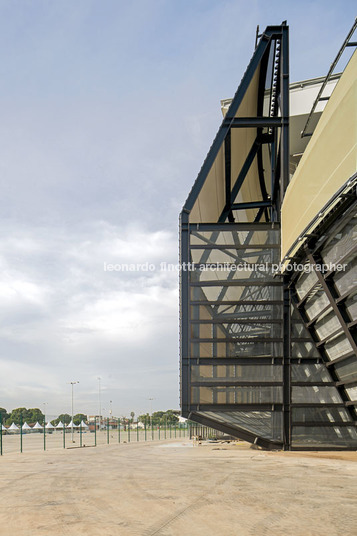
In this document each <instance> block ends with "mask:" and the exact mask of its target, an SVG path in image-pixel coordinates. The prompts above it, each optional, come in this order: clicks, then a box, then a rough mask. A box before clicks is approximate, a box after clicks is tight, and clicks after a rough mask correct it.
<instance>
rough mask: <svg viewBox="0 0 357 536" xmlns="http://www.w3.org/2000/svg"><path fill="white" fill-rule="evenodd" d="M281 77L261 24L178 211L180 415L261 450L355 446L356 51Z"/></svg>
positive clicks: (284, 42) (283, 32)
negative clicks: (300, 74) (294, 76)
mask: <svg viewBox="0 0 357 536" xmlns="http://www.w3.org/2000/svg"><path fill="white" fill-rule="evenodd" d="M355 28H356V24H354V26H353V27H352V29H351V32H350V33H349V35H348V36H347V38H346V40H345V42H344V44H343V46H342V48H341V50H340V51H339V54H338V55H337V57H336V60H335V62H333V64H332V66H331V69H330V71H329V73H328V75H327V76H326V77H325V78H319V79H313V80H307V81H304V82H300V83H295V84H291V85H290V83H289V29H288V26H287V25H286V23H283V24H282V25H280V26H268V27H267V28H266V29H265V31H264V32H263V33H262V35H261V36H258V38H257V44H256V48H255V51H254V54H253V57H252V59H251V61H250V63H249V65H248V67H247V70H246V72H245V73H244V76H243V78H242V81H241V83H240V85H239V87H238V90H237V92H236V94H235V96H234V97H233V99H231V100H225V101H222V111H223V116H224V118H223V122H222V124H221V126H220V128H219V130H218V133H217V135H216V137H215V139H214V141H213V144H212V146H211V148H210V150H209V152H208V155H207V157H206V159H205V161H204V163H203V165H202V168H201V170H200V172H199V174H198V177H197V179H196V181H195V183H194V184H193V187H192V190H191V192H190V193H189V196H188V198H187V201H186V203H185V205H184V207H183V209H182V212H181V216H180V255H181V266H182V270H181V282H180V309H181V311H180V313H181V314H180V317H181V320H180V321H181V330H180V337H181V350H180V352H181V357H180V360H181V410H182V415H183V416H184V417H186V418H189V419H191V420H192V421H195V422H197V423H201V424H204V425H207V426H209V427H212V428H215V429H217V430H220V431H223V432H226V433H228V434H231V435H233V436H235V437H237V438H241V439H243V440H246V441H249V442H251V443H254V444H257V445H259V446H261V447H263V448H266V449H276V448H281V449H285V450H294V449H295V450H302V449H314V450H317V449H319V450H323V449H353V450H356V449H357V429H356V420H357V419H356V417H357V413H356V406H357V327H356V326H357V270H356V264H357V218H356V188H357V173H356V171H357V54H356V53H354V54H353V55H352V57H351V59H350V60H349V62H348V64H347V66H346V68H345V69H344V71H343V72H342V73H340V74H333V71H334V68H335V66H336V64H337V62H338V60H339V57H340V56H341V54H342V52H343V51H344V50H345V49H346V47H351V46H355V45H356V43H354V42H353V41H352V36H353V33H354V30H355Z"/></svg>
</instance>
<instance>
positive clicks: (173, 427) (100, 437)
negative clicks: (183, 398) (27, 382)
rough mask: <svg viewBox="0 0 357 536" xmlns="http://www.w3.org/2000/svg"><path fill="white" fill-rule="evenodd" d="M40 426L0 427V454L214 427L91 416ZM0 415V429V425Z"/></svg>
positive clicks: (203, 432)
mask: <svg viewBox="0 0 357 536" xmlns="http://www.w3.org/2000/svg"><path fill="white" fill-rule="evenodd" d="M41 424H42V426H43V427H42V429H39V430H34V429H32V428H31V429H26V430H24V429H23V428H22V423H20V426H19V429H18V430H9V429H7V430H2V433H1V434H0V455H1V456H2V455H3V454H6V453H13V452H29V451H35V450H37V451H38V450H44V451H45V450H50V449H56V448H57V449H60V448H62V449H70V448H85V447H96V446H100V445H111V444H115V443H116V444H118V443H132V442H139V441H141V442H143V441H161V440H169V439H178V440H180V439H184V438H186V439H187V438H192V437H202V438H209V437H213V436H214V435H215V434H216V431H214V430H211V429H209V428H207V427H205V426H200V425H197V424H195V423H191V422H189V421H186V422H185V423H178V422H177V423H174V424H169V423H167V422H160V423H159V424H154V423H153V422H150V421H149V422H147V423H146V422H145V423H140V422H136V423H133V422H130V423H128V422H127V421H124V420H121V419H119V418H117V419H114V418H111V419H109V418H108V419H101V420H97V419H95V420H94V422H90V423H88V425H87V426H86V427H84V426H82V425H80V426H79V427H75V428H74V427H73V428H63V429H60V430H58V429H50V430H48V429H46V425H45V422H43V423H41ZM2 428H3V426H2V419H1V415H0V429H2Z"/></svg>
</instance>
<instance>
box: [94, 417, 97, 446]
mask: <svg viewBox="0 0 357 536" xmlns="http://www.w3.org/2000/svg"><path fill="white" fill-rule="evenodd" d="M94 446H95V447H96V446H97V417H94Z"/></svg>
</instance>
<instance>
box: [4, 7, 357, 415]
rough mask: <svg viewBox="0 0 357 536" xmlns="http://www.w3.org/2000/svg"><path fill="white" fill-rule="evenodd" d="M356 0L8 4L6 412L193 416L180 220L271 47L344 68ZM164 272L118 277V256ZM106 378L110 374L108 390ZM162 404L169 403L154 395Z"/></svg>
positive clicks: (315, 66)
mask: <svg viewBox="0 0 357 536" xmlns="http://www.w3.org/2000/svg"><path fill="white" fill-rule="evenodd" d="M354 5H355V3H354V2H353V1H349V0H345V1H344V2H336V1H335V0H332V1H331V0H325V1H309V2H307V1H299V2H296V1H291V2H290V1H288V0H285V1H274V0H271V1H269V2H267V1H266V0H251V1H249V2H247V1H246V0H146V1H145V0H134V1H133V2H127V1H124V0H56V1H55V0H11V1H10V0H0V56H1V57H0V72H1V75H0V107H1V121H0V171H1V195H0V204H1V210H0V218H1V225H0V265H1V280H0V288H1V300H0V316H1V323H0V406H2V407H5V408H7V409H8V410H11V409H13V408H15V407H18V406H26V407H40V408H41V409H43V407H44V406H43V404H44V403H47V412H48V413H49V414H51V415H56V414H58V413H60V412H62V411H65V412H70V407H71V399H70V385H69V382H71V381H75V380H77V381H79V382H80V383H79V384H78V385H76V386H75V412H79V411H81V412H83V413H90V414H93V413H97V412H98V411H99V394H98V392H99V383H100V384H101V405H102V408H104V409H103V413H104V414H107V412H108V410H109V407H110V400H111V401H112V408H113V413H114V414H116V415H127V414H128V413H129V412H130V411H135V412H136V413H141V412H144V411H150V407H151V405H152V409H153V410H157V409H167V408H178V407H179V400H178V385H179V374H178V288H177V287H178V278H177V273H175V272H167V271H164V270H160V263H162V262H167V263H176V262H177V255H178V214H179V211H180V207H181V206H182V204H183V202H184V200H185V198H186V196H187V194H188V192H189V190H190V188H191V185H192V183H193V181H194V179H195V177H196V175H197V172H198V171H199V168H200V166H201V163H202V161H203V159H204V157H205V155H206V153H207V151H208V148H209V146H210V144H211V142H212V139H213V137H214V135H215V132H216V130H217V128H218V126H219V124H220V122H221V115H220V99H221V98H226V97H230V96H232V95H233V93H234V92H235V90H236V88H237V85H238V83H239V81H240V79H241V77H242V75H243V73H244V71H245V68H246V65H247V63H248V61H249V59H250V57H251V55H252V53H253V48H254V40H255V29H256V26H257V24H259V25H260V27H261V29H263V28H265V26H266V25H268V24H280V23H281V21H282V20H285V19H287V21H288V23H289V25H290V32H291V43H290V48H291V59H290V65H291V81H297V80H300V79H306V78H309V77H314V76H320V75H323V74H325V73H326V72H327V70H328V68H329V66H330V63H331V61H332V59H333V58H334V56H335V54H336V53H337V50H338V49H339V47H340V45H341V44H342V42H343V40H344V38H345V36H346V34H347V32H348V30H349V29H350V27H351V26H352V23H353V20H354V17H355V14H356V13H355V9H354ZM146 262H149V263H151V264H153V265H154V266H155V270H152V271H148V272H143V271H138V272H135V273H132V272H131V273H118V272H110V271H105V269H104V266H105V264H109V263H146ZM98 377H100V378H101V381H100V382H99V381H98V379H97V378H98ZM149 398H154V400H153V401H152V402H150V401H149V400H148V399H149Z"/></svg>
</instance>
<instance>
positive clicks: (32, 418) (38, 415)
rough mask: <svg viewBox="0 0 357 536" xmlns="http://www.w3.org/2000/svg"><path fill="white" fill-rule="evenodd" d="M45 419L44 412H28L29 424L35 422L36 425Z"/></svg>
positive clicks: (31, 409)
mask: <svg viewBox="0 0 357 536" xmlns="http://www.w3.org/2000/svg"><path fill="white" fill-rule="evenodd" d="M43 419H44V415H43V413H42V411H41V410H40V409H38V408H30V409H28V410H27V412H26V420H27V421H28V422H33V423H36V422H37V421H38V422H41V421H42V422H43Z"/></svg>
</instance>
